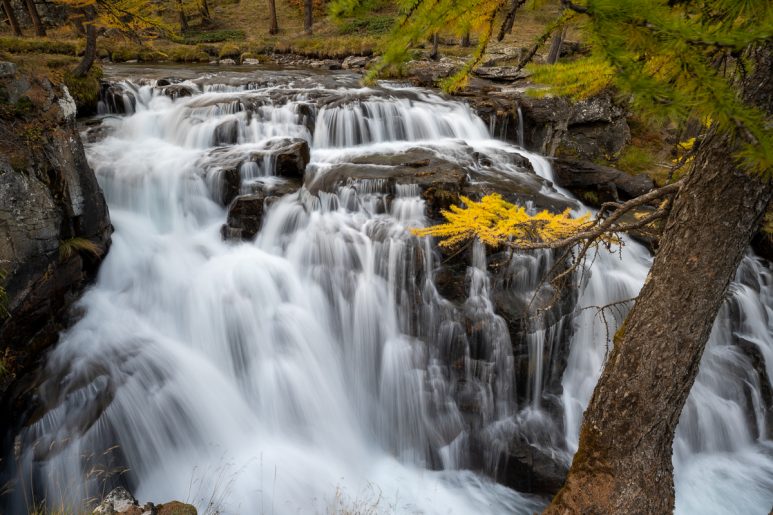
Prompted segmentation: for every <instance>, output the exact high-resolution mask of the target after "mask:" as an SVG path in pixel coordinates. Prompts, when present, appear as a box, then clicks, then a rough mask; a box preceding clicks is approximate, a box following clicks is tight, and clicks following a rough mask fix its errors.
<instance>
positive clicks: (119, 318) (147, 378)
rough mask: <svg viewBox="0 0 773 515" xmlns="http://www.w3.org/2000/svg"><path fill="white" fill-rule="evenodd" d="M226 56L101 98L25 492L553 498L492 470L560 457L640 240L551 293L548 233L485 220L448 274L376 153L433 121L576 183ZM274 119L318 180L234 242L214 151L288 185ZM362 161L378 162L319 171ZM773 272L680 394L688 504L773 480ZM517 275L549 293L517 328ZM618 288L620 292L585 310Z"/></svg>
mask: <svg viewBox="0 0 773 515" xmlns="http://www.w3.org/2000/svg"><path fill="white" fill-rule="evenodd" d="M231 79H233V80H231ZM237 79H238V78H233V77H231V78H230V79H229V80H224V79H223V80H222V82H219V80H221V78H219V77H217V76H208V77H203V78H196V77H192V78H189V79H188V80H185V81H178V82H177V83H176V84H177V85H181V86H184V87H186V88H188V89H189V91H190V93H191V95H190V96H186V97H179V96H178V97H176V98H172V96H170V95H168V94H165V92H164V87H163V86H159V84H160V82H159V81H157V80H155V79H153V80H146V81H142V82H140V81H136V80H135V81H129V80H126V81H123V82H122V83H120V85H121V92H117V89H118V87H117V86H118V85H116V91H114V92H113V96H112V97H111V98H112V101H109V102H107V101H106V102H104V104H103V109H104V110H106V111H112V112H116V111H118V112H121V113H127V114H126V115H125V116H122V117H111V118H109V119H106V120H105V122H104V124H105V125H106V126H109V128H110V130H111V132H110V133H109V134H108V136H107V137H106V138H105V139H103V140H102V141H99V142H96V143H93V144H90V145H88V146H87V154H88V158H89V161H90V163H91V165H92V167H93V168H94V169H95V171H96V173H97V176H98V178H99V181H100V184H101V185H102V188H103V189H104V192H105V195H106V198H107V200H108V203H109V206H110V211H111V218H112V220H113V223H114V225H115V234H114V237H113V244H112V248H111V250H110V253H109V254H108V256H107V258H106V260H105V261H104V264H103V265H102V268H101V270H100V272H99V277H98V280H97V282H96V284H95V285H94V286H93V287H92V288H91V289H90V290H89V291H88V292H87V293H86V294H85V295H84V297H83V298H82V300H81V301H80V307H81V309H82V311H83V317H82V318H81V319H80V320H79V321H78V322H77V323H76V324H75V325H74V326H73V327H72V328H71V329H69V330H68V331H66V332H65V333H63V334H62V338H61V340H60V342H59V344H58V345H57V346H56V348H55V349H54V350H53V351H52V352H51V353H50V355H49V356H48V358H47V363H46V368H45V374H46V377H47V380H46V381H45V382H44V383H43V384H42V385H41V386H40V387H39V389H38V390H39V391H38V395H39V397H40V399H41V405H42V406H44V408H45V409H43V410H42V411H41V416H40V417H39V418H37V419H36V420H34V421H32V423H31V425H30V426H29V427H28V428H26V430H25V431H24V432H23V433H22V434H21V435H20V436H19V439H18V441H19V448H20V453H19V457H18V459H17V465H16V468H15V474H16V475H17V476H18V477H20V478H24V481H21V483H20V484H19V485H18V487H17V492H20V493H19V494H18V495H16V496H15V497H13V499H12V500H11V501H9V502H10V506H11V508H10V512H15V511H14V510H16V511H21V509H20V506H22V502H23V501H22V499H23V497H22V493H24V490H25V488H26V489H31V488H32V487H33V486H34V488H35V491H36V492H45V496H46V497H47V498H48V499H49V500H50V499H56V500H58V501H60V502H62V503H66V504H72V505H77V504H78V503H79V502H82V500H83V499H84V498H87V497H89V496H92V495H95V494H98V493H99V492H101V491H102V490H103V489H104V487H105V484H112V483H114V482H116V481H117V478H116V477H115V475H114V474H117V472H122V475H121V476H120V480H121V481H124V482H128V483H129V484H130V485H131V486H132V487H133V488H134V489H135V492H136V494H137V497H138V498H141V499H152V500H157V501H164V500H169V499H175V498H176V499H180V500H183V501H188V502H192V503H194V504H196V505H197V506H198V507H199V509H201V510H202V511H204V512H206V510H207V509H209V510H210V511H212V510H213V509H215V508H216V509H218V510H220V513H299V512H300V513H331V512H332V513H338V512H339V511H340V512H344V509H352V507H359V509H361V510H365V511H366V512H369V513H370V512H372V513H427V514H432V513H438V514H439V513H444V514H445V513H457V514H468V513H491V514H501V513H524V514H526V513H533V512H535V511H539V510H540V509H541V507H542V506H544V505H545V503H546V502H547V499H545V498H544V497H540V496H537V495H532V494H526V493H521V492H518V491H516V490H513V489H511V488H508V487H506V486H504V485H502V484H500V483H497V482H496V481H494V480H493V479H492V478H494V477H499V478H500V479H501V472H502V470H503V467H505V465H506V464H505V463H504V462H503V461H502V460H503V458H502V456H503V455H506V454H507V452H508V449H509V446H510V442H512V441H513V440H516V439H520V440H522V441H525V442H527V443H528V444H529V445H530V446H531V448H533V449H534V450H535V452H541V453H543V454H545V455H546V456H549V457H551V459H552V460H553V461H555V462H556V463H558V464H559V465H560V466H566V465H568V463H569V462H570V461H571V455H572V453H573V452H574V451H575V450H576V448H577V440H578V434H579V427H580V424H581V417H582V411H583V409H584V407H585V406H586V405H587V403H588V400H589V398H590V395H591V393H592V391H593V388H594V385H595V383H596V380H597V379H598V376H599V374H600V370H601V367H602V365H603V361H604V357H605V353H606V349H607V347H606V346H607V345H608V341H609V337H610V335H611V334H613V333H614V331H615V330H616V328H617V326H618V324H619V323H620V322H621V321H622V318H623V317H624V315H625V311H626V310H627V309H628V308H629V307H630V303H626V302H624V301H627V300H628V299H631V298H633V297H635V295H636V294H637V292H638V291H639V289H640V288H641V285H642V284H643V281H644V279H645V277H646V274H647V270H648V269H649V266H650V264H651V258H650V256H649V254H648V252H647V251H646V250H645V249H644V248H643V247H642V246H640V245H638V244H637V243H636V242H633V241H629V240H626V245H625V248H624V249H623V250H622V252H621V253H620V254H608V253H603V252H602V253H599V255H598V256H597V258H596V259H595V261H594V262H593V264H592V265H590V266H589V268H588V269H586V270H585V271H584V272H583V274H582V280H581V281H580V284H579V285H578V289H577V291H576V292H574V294H573V296H570V297H567V298H565V299H564V300H562V301H561V302H560V303H559V304H558V305H556V307H554V308H551V309H548V310H546V311H544V312H543V311H540V310H538V309H537V308H538V307H539V306H536V307H534V308H531V307H529V306H531V304H532V300H533V299H543V298H544V299H547V298H549V297H551V295H553V294H554V293H555V292H553V291H552V290H551V289H550V287H549V285H544V284H542V282H541V277H542V276H543V275H544V273H545V271H546V270H548V269H549V268H550V267H552V266H553V265H554V262H553V260H554V256H553V255H552V254H551V253H550V252H534V253H524V254H517V255H514V256H510V257H509V258H508V259H507V260H506V261H503V260H502V256H497V255H488V254H487V252H486V249H485V248H484V247H483V246H481V245H477V244H476V245H473V246H472V248H471V249H470V252H469V256H468V257H469V259H468V262H467V263H466V264H464V265H462V269H461V273H460V281H459V285H460V286H459V288H462V290H463V291H461V292H459V293H458V295H460V298H459V299H452V298H450V293H448V292H449V291H450V290H452V289H453V288H452V287H449V286H448V285H447V284H446V285H444V284H441V280H440V278H439V277H440V274H441V272H442V271H443V270H445V269H446V268H448V267H449V266H452V265H449V264H448V263H447V262H445V261H444V259H443V258H442V256H441V255H440V254H439V253H438V251H437V249H435V248H434V246H433V244H432V242H430V241H428V240H426V239H418V238H416V237H414V236H412V235H411V233H410V232H409V231H408V229H410V228H415V227H422V226H425V225H426V224H428V223H430V220H429V219H428V218H427V216H428V215H427V204H426V203H427V200H426V198H425V196H423V195H422V189H421V188H420V185H419V184H418V183H415V181H414V182H411V181H403V182H399V181H398V182H396V183H395V182H394V181H391V180H386V179H384V178H382V177H381V176H380V175H378V174H379V173H380V171H381V170H383V169H385V168H386V167H387V164H385V163H387V162H389V163H391V162H397V163H399V164H400V166H405V165H404V164H403V161H404V160H405V159H408V158H409V156H410V155H411V153H412V152H416V149H417V148H419V149H420V151H421V152H422V154H421V155H422V156H425V155H429V156H432V157H431V159H438V160H441V161H442V162H443V163H450V164H452V165H454V166H455V167H458V168H460V169H464V170H466V171H467V173H468V174H470V177H474V178H476V179H475V180H483V179H484V178H486V177H505V178H508V179H511V180H513V181H529V182H528V184H531V185H533V187H534V190H535V194H534V198H535V199H536V201H537V202H567V203H570V204H571V205H575V206H577V209H581V207H580V206H579V204H577V203H576V202H575V201H574V199H571V198H568V194H567V193H566V192H564V191H561V190H559V189H556V188H555V187H553V186H552V185H551V182H550V181H551V179H552V171H551V168H550V163H549V162H548V161H547V160H545V159H544V158H542V157H540V156H538V155H534V154H531V153H528V152H526V151H523V150H521V149H519V148H517V147H515V146H513V145H510V144H508V143H505V142H502V141H498V140H495V139H492V137H491V136H490V134H489V129H488V127H486V125H485V124H484V123H483V122H482V121H481V120H480V118H479V117H477V116H476V115H475V114H474V113H473V112H472V111H471V110H470V109H469V108H468V107H467V106H466V105H465V104H463V103H459V102H452V101H449V100H447V99H445V98H442V97H439V96H437V95H434V94H431V93H429V92H425V91H422V90H418V89H414V88H398V87H396V86H390V87H386V86H384V87H378V88H360V87H358V86H356V85H355V84H353V83H347V82H340V81H339V82H335V83H332V84H331V82H330V80H328V79H325V78H324V77H319V76H315V75H311V76H304V77H293V76H288V79H287V81H285V82H282V81H281V80H278V79H277V80H275V79H271V80H269V79H265V80H264V79H261V80H255V79H254V78H244V79H243V80H241V79H240V80H237ZM336 80H338V79H336ZM117 98H120V99H121V102H120V105H121V106H122V107H120V108H119V107H116V106H118V105H119V103H118V102H117V100H116V99H117ZM519 113H520V111H519ZM522 125H523V123H522V120H521V119H520V117H519V127H518V131H519V134H522V132H523V127H522ZM282 138H284V139H287V138H295V139H296V140H305V141H307V142H308V143H309V145H310V147H311V162H310V163H309V165H308V167H307V169H306V175H305V177H304V179H303V183H304V185H303V187H300V189H297V188H296V189H297V191H295V192H293V193H290V194H287V195H284V196H282V197H281V198H279V199H278V200H277V201H275V202H273V203H271V204H270V205H269V204H268V203H267V204H266V206H267V207H266V213H265V215H264V219H263V221H262V226H261V230H260V232H259V233H258V235H257V237H256V239H255V240H254V241H249V242H238V243H236V242H232V241H223V239H222V237H221V230H220V229H221V226H222V224H223V223H224V222H225V219H226V208H225V207H223V206H222V205H221V204H220V203H219V202H218V201H217V199H219V198H222V197H221V195H222V191H221V189H219V188H222V181H223V175H224V173H225V170H227V169H228V166H226V163H232V162H236V163H239V167H238V170H239V176H240V177H241V178H242V183H241V193H250V192H251V191H253V188H264V187H268V188H269V189H270V188H276V187H279V186H282V185H283V184H285V182H286V179H285V178H282V177H278V176H277V173H276V162H275V160H274V159H272V158H271V157H270V151H271V149H273V148H275V147H276V146H277V145H279V144H280V143H281V141H284V140H282ZM215 147H217V151H214V150H213V149H214V148H215ZM250 155H260V156H263V157H261V158H260V159H253V160H251V159H247V158H246V157H245V156H250ZM265 156H269V157H265ZM374 156H375V157H374ZM474 156H479V157H474ZM516 158H525V159H526V160H527V162H529V163H530V166H531V168H532V169H533V172H532V171H530V170H525V169H524V167H523V165H522V164H519V161H517V159H516ZM422 159H424V158H422ZM358 166H359V167H361V168H357V169H358V170H361V169H364V170H367V172H368V173H369V174H370V175H366V176H363V177H359V176H358V177H354V178H350V179H348V180H340V181H338V182H326V181H328V180H330V178H331V177H332V176H334V175H335V174H336V173H340V172H341V170H344V171H346V170H353V169H355V168H356V167H358ZM347 167H348V168H347ZM454 169H456V168H454ZM497 174H499V175H497ZM266 184H268V186H266ZM320 184H323V185H325V184H327V185H329V184H333V186H329V187H322V186H319V185H320ZM278 185H279V186H278ZM532 201H533V199H532V200H529V203H527V205H530V206H531V205H532V204H530V202H532ZM459 259H464V258H463V257H462V258H459ZM498 260H499V261H498ZM494 264H497V266H499V267H501V268H502V269H503V270H504V272H502V275H495V274H492V273H491V270H492V266H493V265H494ZM452 286H453V285H452ZM454 287H455V286H454ZM771 288H773V275H772V274H771V270H770V266H769V264H768V263H766V262H763V261H762V260H760V259H759V258H756V257H754V256H752V255H749V256H747V257H746V258H745V260H744V262H743V264H742V265H741V267H740V268H739V271H738V274H737V277H736V281H735V282H734V283H733V286H732V288H731V293H730V295H729V298H728V300H727V302H726V303H725V304H724V306H723V308H722V312H721V313H720V315H719V317H718V318H717V322H716V323H715V327H714V331H713V333H712V336H711V341H710V343H709V345H708V348H707V351H706V354H705V356H704V358H703V362H702V364H701V369H700V373H699V376H698V379H697V381H696V384H695V387H694V388H693V391H692V393H691V395H690V398H689V400H688V403H687V406H686V408H685V410H684V413H683V415H682V418H681V420H680V424H679V428H678V432H677V439H676V442H675V444H674V451H675V452H674V465H675V474H676V476H675V479H676V495H677V511H678V512H679V513H685V514H688V513H760V514H763V513H767V512H768V510H769V509H770V506H771V504H772V503H773V444H772V443H771V440H770V437H771V420H770V419H771V406H770V397H769V392H770V391H771V388H773V386H772V385H770V384H769V381H770V378H771V377H773V334H772V333H771V330H772V327H773V326H772V325H771V323H773V322H771V321H772V320H773V316H771V309H773V289H771ZM503 296H504V298H505V299H506V301H507V303H508V304H510V305H517V306H523V310H525V311H528V312H529V313H531V314H533V315H534V316H533V317H529V318H528V319H526V320H524V321H522V327H520V328H519V329H517V330H516V329H514V328H513V327H511V326H512V323H513V322H512V320H511V319H510V318H507V317H505V316H504V314H502V313H500V312H499V308H498V306H501V305H502V302H501V299H502V297H503ZM615 302H622V304H620V309H619V310H617V311H615V312H614V313H613V314H611V315H609V314H608V315H607V316H606V317H605V318H604V319H602V317H600V316H599V315H598V313H597V312H596V311H595V310H594V309H584V308H592V307H593V306H604V305H608V304H612V303H615ZM521 349H522V350H521ZM564 362H565V363H564ZM762 371H764V372H765V373H764V374H763V373H762ZM124 467H125V468H126V470H123V468H124ZM117 469H120V470H117ZM94 470H98V471H100V472H99V473H94ZM103 470H109V471H112V473H107V472H101V471H103ZM729 471H731V472H729ZM14 503H15V504H14ZM213 504H216V506H214V507H213ZM336 510H338V511H336Z"/></svg>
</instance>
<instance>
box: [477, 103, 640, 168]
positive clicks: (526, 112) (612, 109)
mask: <svg viewBox="0 0 773 515" xmlns="http://www.w3.org/2000/svg"><path fill="white" fill-rule="evenodd" d="M483 92H484V93H485V94H480V93H481V92H478V91H475V90H472V91H471V92H470V93H469V96H465V100H467V101H468V102H469V103H470V105H471V106H472V107H473V108H474V109H475V110H476V111H477V112H478V114H479V115H480V116H481V118H483V119H484V120H485V121H487V122H489V125H490V126H491V127H492V128H493V130H494V132H495V134H494V135H495V136H497V137H502V138H504V139H507V140H509V141H512V142H514V143H520V141H519V140H522V142H523V146H524V147H525V148H526V149H528V150H532V151H534V152H538V153H540V154H543V155H546V156H557V157H563V158H569V159H581V160H588V161H593V160H596V159H598V158H608V157H612V156H615V155H617V154H619V153H620V151H621V150H622V149H623V147H624V146H625V145H626V144H627V143H628V142H629V140H630V138H631V131H630V129H629V128H628V122H627V121H626V110H625V109H624V108H623V107H622V106H621V105H619V104H618V103H616V102H615V100H614V98H613V96H612V94H611V93H609V92H602V93H600V94H599V95H596V96H594V97H591V98H589V99H586V100H581V101H578V102H573V101H571V100H570V99H568V98H566V97H555V96H544V97H533V96H530V95H528V94H526V91H525V89H523V88H520V89H505V88H502V89H495V90H492V91H488V90H486V89H485V88H484V91H483ZM519 109H520V113H519Z"/></svg>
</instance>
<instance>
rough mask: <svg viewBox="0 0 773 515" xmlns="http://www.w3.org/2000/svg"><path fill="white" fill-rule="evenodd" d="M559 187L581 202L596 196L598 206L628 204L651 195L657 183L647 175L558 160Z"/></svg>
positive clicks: (573, 160)
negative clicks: (607, 203) (642, 196)
mask: <svg viewBox="0 0 773 515" xmlns="http://www.w3.org/2000/svg"><path fill="white" fill-rule="evenodd" d="M553 169H554V170H555V174H556V183H557V184H558V185H559V186H561V187H564V188H567V189H568V190H570V191H572V192H573V193H575V194H576V195H578V196H579V197H580V198H583V194H585V193H587V192H593V193H594V195H596V197H597V199H598V202H607V201H615V202H616V201H618V200H628V199H632V198H635V197H639V196H641V195H644V194H645V193H648V192H649V191H651V190H652V189H653V188H654V187H655V183H654V182H653V181H652V179H651V178H650V177H649V176H647V175H631V174H628V173H625V172H622V171H620V170H617V169H615V168H610V167H608V166H602V165H598V164H595V163H592V162H590V161H582V160H577V159H557V160H556V161H554V163H553Z"/></svg>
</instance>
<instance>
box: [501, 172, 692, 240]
mask: <svg viewBox="0 0 773 515" xmlns="http://www.w3.org/2000/svg"><path fill="white" fill-rule="evenodd" d="M682 184H684V179H680V180H678V181H676V182H674V183H672V184H668V185H666V186H663V187H662V188H658V189H656V190H652V191H650V192H649V193H646V194H644V195H642V196H640V197H636V198H634V199H631V200H629V201H627V202H623V203H621V204H619V205H618V206H616V209H615V210H614V211H613V212H612V213H611V214H610V215H609V216H607V217H605V218H599V219H597V222H600V223H597V225H595V226H594V227H592V228H590V229H587V230H584V231H580V232H577V233H575V234H573V235H571V236H569V237H567V238H562V239H558V240H552V241H539V242H537V241H535V242H520V243H517V244H516V243H509V244H508V245H509V246H511V247H513V248H517V249H520V250H537V249H557V248H561V247H567V246H572V245H576V244H578V243H580V242H588V241H590V242H593V241H595V240H597V239H598V238H600V237H601V236H603V235H605V234H609V233H619V232H627V231H632V230H635V229H641V228H642V227H644V226H646V225H648V224H650V223H652V222H654V221H655V220H657V219H659V218H662V217H663V216H665V215H666V214H667V213H668V210H667V209H663V208H661V209H658V210H656V211H654V212H652V213H651V214H649V215H647V216H645V217H644V218H642V219H641V220H637V221H635V222H630V223H624V224H617V223H616V222H617V221H618V220H619V219H620V218H621V217H622V216H623V215H624V214H626V213H627V212H629V211H631V210H632V209H634V208H636V207H641V206H644V205H646V204H649V203H650V202H652V201H654V200H659V199H661V198H663V197H666V196H668V195H671V194H673V193H676V192H677V191H679V188H681V187H682ZM586 252H587V249H586Z"/></svg>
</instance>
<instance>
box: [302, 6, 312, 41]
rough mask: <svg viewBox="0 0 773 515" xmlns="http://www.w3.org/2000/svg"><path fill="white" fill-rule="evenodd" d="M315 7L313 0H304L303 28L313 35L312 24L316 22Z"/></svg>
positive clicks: (309, 34)
mask: <svg viewBox="0 0 773 515" xmlns="http://www.w3.org/2000/svg"><path fill="white" fill-rule="evenodd" d="M313 8H314V4H313V1H312V0H304V1H303V14H304V16H303V30H304V31H305V32H306V35H307V36H311V34H312V29H311V25H312V24H313V23H314V13H313V12H312V9H313Z"/></svg>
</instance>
